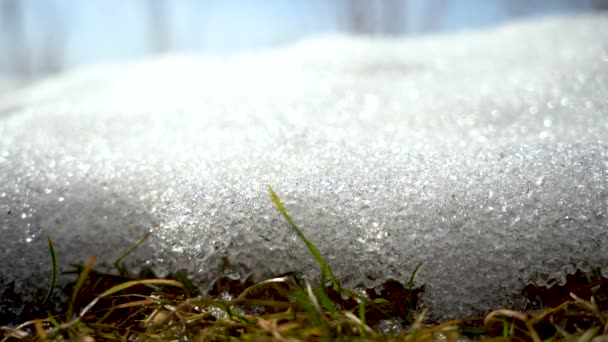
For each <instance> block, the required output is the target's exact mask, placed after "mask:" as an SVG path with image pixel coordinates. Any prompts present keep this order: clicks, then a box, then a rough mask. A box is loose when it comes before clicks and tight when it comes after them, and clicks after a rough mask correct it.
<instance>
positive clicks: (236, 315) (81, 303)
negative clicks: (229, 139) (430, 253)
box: [0, 188, 608, 342]
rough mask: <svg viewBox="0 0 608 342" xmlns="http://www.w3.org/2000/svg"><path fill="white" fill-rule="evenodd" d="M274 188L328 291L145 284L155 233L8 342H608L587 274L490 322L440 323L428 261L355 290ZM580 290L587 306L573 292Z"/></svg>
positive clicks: (601, 291) (599, 288)
mask: <svg viewBox="0 0 608 342" xmlns="http://www.w3.org/2000/svg"><path fill="white" fill-rule="evenodd" d="M268 191H269V194H270V198H271V200H272V202H273V203H274V204H275V206H276V207H277V209H278V210H279V211H280V213H281V214H282V215H283V217H284V218H285V219H286V220H287V222H288V224H289V226H290V228H291V229H292V230H293V231H294V232H295V233H296V234H297V236H298V237H299V238H300V240H302V241H303V242H304V243H305V244H306V246H307V248H308V249H309V250H310V252H311V254H312V255H313V256H314V258H315V259H316V260H317V262H318V264H319V265H320V266H321V270H322V272H321V277H320V278H321V279H320V281H319V284H320V285H319V286H313V285H312V283H311V282H310V281H309V280H308V279H306V278H305V277H303V276H302V275H301V274H298V273H292V274H289V275H285V276H282V277H277V278H272V279H268V280H265V281H262V282H258V283H252V282H250V281H245V282H238V281H234V280H229V279H225V278H222V279H219V280H218V281H217V283H216V284H215V287H214V289H213V290H212V291H211V292H210V293H209V294H207V295H204V296H201V295H198V294H197V290H196V286H195V285H194V284H192V282H191V281H190V279H188V278H187V277H186V276H184V275H183V274H181V273H176V274H173V275H172V276H170V277H169V278H168V279H154V278H143V279H138V278H135V277H133V276H130V275H129V273H128V272H127V270H126V269H125V268H124V266H123V265H122V264H121V262H122V260H124V259H125V258H127V257H128V255H129V254H130V253H131V252H133V250H135V249H136V248H137V247H138V246H139V245H140V244H141V243H143V242H144V240H145V239H146V238H147V237H148V235H146V236H143V237H142V238H141V239H140V240H138V241H137V242H136V243H135V244H134V246H133V247H132V248H130V249H129V250H127V251H126V252H125V253H123V254H122V255H121V256H120V257H119V258H118V259H117V260H116V262H115V264H114V266H115V268H116V271H117V273H118V274H107V273H101V272H98V271H96V270H95V269H94V262H95V256H94V255H93V256H92V257H91V259H90V260H89V262H88V263H87V264H86V265H84V266H77V273H78V275H79V276H78V279H77V280H76V282H75V283H74V285H73V287H72V294H71V296H69V298H70V299H69V300H68V302H67V303H65V305H63V306H64V311H63V312H62V313H61V314H54V315H52V314H51V313H48V312H47V313H43V312H41V316H40V317H38V318H36V319H33V320H30V321H27V322H24V323H23V324H21V325H19V326H17V327H0V342H3V341H19V340H24V341H36V340H38V341H66V340H77V341H102V340H116V341H240V340H250V341H331V340H357V341H467V340H488V341H489V340H492V341H494V340H500V341H503V340H519V341H534V342H540V341H590V342H601V341H608V325H607V318H608V314H607V309H608V290H607V281H606V279H604V278H601V277H595V278H594V279H588V277H587V278H586V279H587V282H586V283H584V282H581V283H580V284H579V282H578V280H576V281H575V280H572V279H574V278H572V279H571V280H572V281H571V282H570V285H568V286H569V287H559V286H555V287H553V288H551V289H543V288H538V287H533V288H527V289H526V292H527V293H529V294H531V295H533V296H534V297H533V298H532V297H530V300H531V301H534V300H535V301H536V302H535V305H537V306H538V305H541V306H542V304H546V303H548V300H549V299H550V300H551V301H552V303H555V302H556V300H558V299H559V298H558V297H560V296H563V295H564V293H566V292H567V293H568V294H569V295H570V297H569V298H564V299H563V300H562V301H561V303H560V304H559V305H556V306H554V307H553V308H544V309H542V310H534V311H529V312H517V311H512V310H497V311H494V312H492V313H489V314H488V315H487V316H485V317H480V318H463V319H459V320H454V321H450V322H441V323H437V322H435V323H433V324H431V323H430V322H428V319H427V317H426V316H425V310H422V309H421V308H420V305H419V301H418V299H419V296H420V295H421V293H422V292H423V288H422V287H415V286H414V285H415V284H414V280H415V279H414V277H415V275H416V273H417V272H418V270H419V268H420V264H419V265H417V266H416V267H415V269H414V271H413V272H412V275H411V277H410V279H409V281H408V282H407V284H406V285H405V286H404V285H402V284H401V283H399V282H397V281H392V280H389V281H387V282H385V283H384V284H383V286H382V288H381V289H360V290H358V291H353V290H349V289H345V288H343V287H342V286H341V285H340V282H339V280H338V279H337V278H336V277H335V276H334V273H333V272H332V270H331V267H330V266H329V265H328V264H327V262H326V261H325V259H324V258H323V256H322V255H321V253H320V252H319V251H318V250H317V249H316V247H315V246H314V245H313V244H312V243H311V242H310V240H308V238H307V237H306V236H305V234H304V233H303V232H302V231H301V230H300V229H299V228H298V227H297V225H296V224H295V222H294V221H293V219H292V218H291V217H290V216H289V214H288V212H287V210H286V208H285V207H284V205H283V204H282V202H281V200H280V199H279V197H278V196H277V194H276V193H275V192H274V191H273V190H272V188H269V189H268ZM48 246H49V252H50V255H51V263H52V274H51V282H50V285H49V290H48V292H47V295H46V297H45V299H44V301H43V305H44V304H45V303H47V302H48V301H49V300H50V298H51V295H52V293H53V291H54V290H55V282H56V278H57V260H56V256H55V251H54V246H53V242H52V240H51V239H50V237H49V239H48ZM327 278H328V281H325V280H326V279H327ZM583 278H585V277H583ZM577 279H578V278H577ZM583 283H584V284H583ZM578 285H580V286H578ZM378 291H380V292H379V293H378ZM579 291H580V293H582V294H584V295H585V296H587V297H584V298H587V299H584V298H580V297H577V296H576V295H575V294H574V293H572V292H579ZM547 297H551V298H549V299H548V298H547ZM539 298H540V299H539Z"/></svg>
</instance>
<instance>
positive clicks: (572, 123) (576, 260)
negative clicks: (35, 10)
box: [0, 15, 608, 321]
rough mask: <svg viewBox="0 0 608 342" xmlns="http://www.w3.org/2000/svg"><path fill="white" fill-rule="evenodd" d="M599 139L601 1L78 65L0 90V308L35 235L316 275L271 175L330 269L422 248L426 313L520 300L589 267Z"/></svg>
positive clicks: (607, 47)
mask: <svg viewBox="0 0 608 342" xmlns="http://www.w3.org/2000/svg"><path fill="white" fill-rule="evenodd" d="M607 143H608V16H606V15H586V16H576V17H565V18H549V19H537V20H536V21H533V22H521V23H511V24H509V25H507V26H504V27H500V28H495V29H492V30H489V31H486V32H465V33H460V34H452V35H443V36H429V37H423V38H409V39H401V40H390V39H363V38H350V37H331V38H320V39H316V40H310V41H304V42H301V43H299V44H297V45H295V46H291V47H288V48H282V49H278V50H275V51H267V52H264V53H258V54H252V55H248V56H240V57H232V58H213V57H208V56H207V57H204V56H172V57H163V58H157V59H152V60H147V61H142V62H138V63H133V64H128V65H106V66H97V67H90V68H88V69H83V70H77V71H74V72H71V73H68V74H65V75H63V76H60V77H58V78H54V79H50V80H47V81H44V82H41V83H39V84H37V85H35V86H33V87H30V88H28V89H27V90H23V91H20V92H13V93H11V94H10V96H5V97H4V99H3V100H2V102H0V179H2V182H0V209H1V211H0V233H1V234H2V249H0V260H2V263H1V264H0V317H2V319H0V320H4V321H11V320H14V319H15V317H17V316H18V315H21V314H22V309H23V308H24V307H25V306H26V305H27V304H28V303H31V302H32V300H33V298H38V299H39V298H40V297H42V296H43V295H44V292H45V290H46V286H47V284H48V279H49V275H50V265H49V264H50V262H49V257H48V252H47V248H46V236H47V234H50V235H51V236H52V237H53V238H54V240H55V243H56V250H57V253H58V258H59V262H60V265H61V267H62V269H66V268H67V265H69V264H70V263H83V262H84V261H85V260H86V259H88V257H89V255H90V253H91V252H92V251H95V252H97V255H98V256H99V258H100V260H101V265H104V264H105V265H107V264H108V263H111V262H112V261H113V260H114V259H115V258H116V257H118V256H119V255H120V254H121V252H122V251H123V250H124V249H126V248H128V247H129V246H131V245H132V244H133V243H134V242H135V241H136V240H137V238H139V237H140V236H141V235H142V234H144V233H145V232H146V231H149V230H151V231H152V232H153V236H152V238H151V239H150V241H149V243H148V244H146V245H145V246H144V247H142V248H141V249H140V250H138V251H137V253H136V255H135V256H133V257H130V258H129V259H128V260H127V262H128V265H129V266H130V267H134V269H135V270H138V269H140V268H141V267H143V266H150V267H153V268H154V269H155V270H156V271H157V272H159V274H160V275H163V274H166V272H168V271H169V270H177V269H186V270H188V271H189V272H190V273H191V274H192V275H193V276H194V277H195V278H196V279H197V280H198V281H201V284H202V285H201V286H202V287H203V288H205V287H206V286H208V285H209V284H210V282H211V281H213V280H214V279H215V278H216V277H217V276H219V275H220V273H222V272H223V274H227V275H230V276H233V277H237V278H245V277H248V276H252V277H253V278H255V279H262V278H263V277H267V276H270V275H273V274H280V273H283V272H288V271H293V270H298V271H304V272H305V273H306V274H308V275H309V276H310V277H315V276H316V275H318V267H317V266H316V263H315V261H314V259H313V258H312V257H311V256H310V254H309V252H308V251H307V250H306V249H305V247H304V244H303V243H301V242H300V241H298V239H297V238H296V237H295V235H294V234H293V233H292V232H291V231H290V229H289V227H288V225H287V224H286V222H285V220H284V219H283V218H282V217H281V216H280V214H279V213H278V211H277V210H276V208H274V206H273V205H272V203H271V202H270V200H269V196H268V194H267V186H268V185H272V186H273V187H274V189H275V190H276V191H277V193H278V194H279V196H280V197H281V198H282V200H283V201H284V203H285V205H286V207H287V209H288V210H289V212H290V213H291V214H292V216H293V218H294V220H295V221H296V222H297V223H299V225H300V227H301V229H302V230H303V231H304V232H305V234H307V235H308V236H309V237H310V239H311V240H312V242H313V243H314V244H315V245H316V246H317V247H318V248H319V250H320V251H321V253H322V254H323V255H324V256H326V258H327V260H328V262H329V264H330V265H331V266H332V267H333V269H334V271H335V273H336V275H337V276H338V277H339V278H341V279H342V280H343V281H344V282H345V284H346V285H347V286H351V287H352V286H356V285H362V284H363V285H366V286H375V285H378V284H380V283H382V282H383V281H384V280H386V279H389V278H394V279H397V280H400V281H402V282H405V281H407V279H408V278H409V276H410V273H411V272H412V270H413V269H414V267H415V266H416V264H417V263H418V262H422V268H421V270H420V272H419V274H418V276H417V279H416V283H417V284H418V285H421V284H425V286H426V292H425V294H424V297H423V300H424V303H425V305H426V306H428V307H429V308H430V309H431V313H432V315H434V317H436V318H450V317H454V316H456V315H471V314H480V313H483V312H484V311H486V310H490V309H495V308H498V307H501V306H509V307H513V308H518V307H522V305H524V304H525V303H524V300H523V299H522V298H521V296H520V291H521V289H522V288H523V286H525V285H526V284H529V283H530V282H531V281H535V282H537V283H538V284H541V285H542V284H547V283H550V282H552V281H553V280H556V281H557V282H563V281H564V279H565V276H566V274H568V273H572V272H574V271H575V270H577V269H580V270H584V271H589V270H590V269H591V268H592V267H602V268H603V271H604V272H606V271H608V267H606V266H607V263H608V252H606V249H605V246H606V245H607V244H608V145H607ZM225 261H229V262H228V263H226V262H225ZM228 264H229V265H228ZM226 265H228V266H226ZM604 275H606V276H608V274H606V273H604ZM62 284H64V283H62Z"/></svg>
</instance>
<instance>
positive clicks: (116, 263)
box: [114, 232, 151, 277]
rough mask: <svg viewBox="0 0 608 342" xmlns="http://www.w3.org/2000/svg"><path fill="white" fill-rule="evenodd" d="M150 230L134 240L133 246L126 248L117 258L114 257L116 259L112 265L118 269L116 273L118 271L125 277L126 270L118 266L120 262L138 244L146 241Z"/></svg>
mask: <svg viewBox="0 0 608 342" xmlns="http://www.w3.org/2000/svg"><path fill="white" fill-rule="evenodd" d="M150 234H151V233H150V232H147V233H146V234H144V235H143V236H142V237H140V238H139V240H137V242H135V244H134V245H133V246H131V247H130V248H129V249H127V250H126V251H125V252H124V253H122V254H121V255H120V256H119V257H118V259H116V261H115V262H114V267H116V269H117V270H118V273H120V275H121V276H124V277H127V276H128V274H127V272H126V270H125V269H124V268H123V267H122V266H120V262H121V261H122V260H123V259H124V258H126V257H127V256H128V255H129V254H131V253H133V251H134V250H136V249H137V247H139V245H141V244H142V243H143V242H144V241H146V239H148V237H150Z"/></svg>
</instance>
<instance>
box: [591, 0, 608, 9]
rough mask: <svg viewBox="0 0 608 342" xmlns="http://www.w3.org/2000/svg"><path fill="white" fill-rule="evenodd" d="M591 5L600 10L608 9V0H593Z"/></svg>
mask: <svg viewBox="0 0 608 342" xmlns="http://www.w3.org/2000/svg"><path fill="white" fill-rule="evenodd" d="M591 7H593V9H596V10H600V11H608V0H591Z"/></svg>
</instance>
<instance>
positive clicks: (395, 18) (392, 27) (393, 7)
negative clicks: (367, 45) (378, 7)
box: [382, 0, 407, 36]
mask: <svg viewBox="0 0 608 342" xmlns="http://www.w3.org/2000/svg"><path fill="white" fill-rule="evenodd" d="M382 5H383V8H382V10H383V13H382V19H383V22H382V32H383V33H385V34H387V35H395V36H396V35H401V34H403V33H405V32H406V31H407V26H406V25H407V22H406V14H407V0H385V1H383V2H382Z"/></svg>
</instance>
